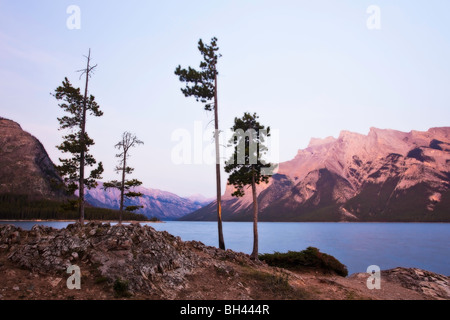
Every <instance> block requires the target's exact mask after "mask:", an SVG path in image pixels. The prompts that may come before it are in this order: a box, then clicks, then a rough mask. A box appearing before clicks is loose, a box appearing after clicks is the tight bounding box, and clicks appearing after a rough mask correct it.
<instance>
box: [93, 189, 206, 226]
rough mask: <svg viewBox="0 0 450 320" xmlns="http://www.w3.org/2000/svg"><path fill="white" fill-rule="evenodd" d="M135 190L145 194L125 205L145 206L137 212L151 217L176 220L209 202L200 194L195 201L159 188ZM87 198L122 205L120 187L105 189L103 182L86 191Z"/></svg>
mask: <svg viewBox="0 0 450 320" xmlns="http://www.w3.org/2000/svg"><path fill="white" fill-rule="evenodd" d="M133 191H136V192H140V193H142V194H143V196H142V197H140V198H137V199H129V200H126V201H125V205H126V206H129V205H140V206H144V208H143V209H139V210H137V211H136V213H142V214H144V215H145V216H147V217H149V218H152V217H156V218H158V219H161V220H176V219H178V218H181V217H182V216H184V215H186V214H188V213H191V212H193V211H195V210H197V209H199V208H201V207H203V206H204V205H205V204H207V203H205V201H201V199H203V200H206V199H205V198H204V197H199V196H196V197H194V198H193V199H196V200H195V201H194V200H191V199H188V198H182V197H180V196H177V195H176V194H173V193H170V192H167V191H161V190H158V189H149V188H144V187H136V188H134V189H133ZM85 199H86V201H87V202H89V203H90V204H91V205H93V206H95V207H103V208H110V209H119V207H120V191H119V190H118V189H108V190H107V191H105V190H103V183H101V182H100V183H99V185H98V186H97V187H96V188H95V189H91V190H87V191H86V195H85Z"/></svg>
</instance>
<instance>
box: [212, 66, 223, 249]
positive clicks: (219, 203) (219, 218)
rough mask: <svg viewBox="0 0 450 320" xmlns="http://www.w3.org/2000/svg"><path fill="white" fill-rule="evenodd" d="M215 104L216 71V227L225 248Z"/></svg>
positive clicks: (217, 121) (215, 80) (217, 122)
mask: <svg viewBox="0 0 450 320" xmlns="http://www.w3.org/2000/svg"><path fill="white" fill-rule="evenodd" d="M217 108H218V105H217V73H216V76H215V79H214V128H215V133H214V138H215V143H216V187H217V227H218V229H219V248H220V249H222V250H225V241H224V239H223V231H222V190H221V187H222V185H221V181H220V150H219V113H218V110H217Z"/></svg>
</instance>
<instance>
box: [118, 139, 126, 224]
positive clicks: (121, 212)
mask: <svg viewBox="0 0 450 320" xmlns="http://www.w3.org/2000/svg"><path fill="white" fill-rule="evenodd" d="M126 169H127V152H126V149H125V147H124V151H123V168H122V184H121V188H120V212H119V224H122V215H123V197H124V193H125V170H126Z"/></svg>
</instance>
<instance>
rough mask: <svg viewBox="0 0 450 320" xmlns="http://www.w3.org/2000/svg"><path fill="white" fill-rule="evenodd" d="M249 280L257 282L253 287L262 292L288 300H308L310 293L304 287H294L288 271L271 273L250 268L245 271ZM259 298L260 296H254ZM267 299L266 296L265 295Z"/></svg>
mask: <svg viewBox="0 0 450 320" xmlns="http://www.w3.org/2000/svg"><path fill="white" fill-rule="evenodd" d="M245 277H246V278H247V280H248V281H251V282H255V284H254V285H252V286H253V287H255V288H256V291H257V292H259V293H262V294H265V295H266V294H268V293H269V294H270V296H275V297H279V298H280V299H287V300H306V299H309V297H310V295H309V293H308V292H306V291H305V290H304V289H300V288H293V287H292V286H291V285H290V284H289V275H288V274H287V273H283V272H280V273H277V274H271V273H267V272H263V271H259V270H252V269H250V270H249V271H248V272H246V273H245ZM253 298H255V299H259V298H260V297H258V296H257V297H253ZM264 299H266V297H264Z"/></svg>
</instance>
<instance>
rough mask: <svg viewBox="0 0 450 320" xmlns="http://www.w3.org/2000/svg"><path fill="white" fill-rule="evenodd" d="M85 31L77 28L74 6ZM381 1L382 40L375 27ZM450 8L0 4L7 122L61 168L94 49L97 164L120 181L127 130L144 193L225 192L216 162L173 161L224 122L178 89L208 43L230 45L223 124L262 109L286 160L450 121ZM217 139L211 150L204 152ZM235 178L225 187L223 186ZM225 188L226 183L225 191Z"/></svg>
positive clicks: (223, 70) (407, 4) (374, 0)
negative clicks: (178, 137) (59, 96)
mask: <svg viewBox="0 0 450 320" xmlns="http://www.w3.org/2000/svg"><path fill="white" fill-rule="evenodd" d="M72 4H75V5H78V6H79V7H80V9H81V29H80V30H69V29H68V28H67V27H66V20H67V18H68V17H69V15H68V14H67V13H66V9H67V7H68V6H69V5H72ZM370 5H377V6H379V8H380V10H381V30H369V29H368V28H367V27H366V21H367V19H368V18H369V14H367V13H366V10H367V8H368V7H369V6H370ZM449 12H450V2H449V1H447V0H442V1H437V0H434V1H406V0H404V1H400V0H398V1H395V0H371V1H365V0H360V1H356V0H354V1H336V0H329V1H324V0H314V1H312V0H310V1H299V0H296V1H211V0H209V1H206V0H203V1H164V2H162V1H105V0H96V1H76V0H72V1H64V0H59V1H54V0H45V1H43V0H40V1H31V0H21V1H12V0H7V1H5V0H0V48H1V50H0V74H1V77H0V116H3V117H6V118H10V119H12V120H15V121H17V122H19V123H20V124H21V125H22V127H23V128H24V129H25V130H27V131H29V132H30V133H32V134H33V135H35V136H36V137H37V138H39V139H40V140H41V141H42V143H43V144H44V146H45V147H46V149H47V151H48V153H49V154H50V156H51V158H52V160H53V161H54V162H57V160H58V157H59V153H58V151H57V150H56V148H55V146H56V145H57V144H59V143H60V142H61V136H62V133H61V132H58V130H57V128H58V122H57V120H56V117H57V116H60V115H61V112H60V111H59V108H58V106H57V102H56V100H55V99H54V98H53V97H51V96H50V92H52V91H53V90H54V89H55V88H56V87H57V86H58V85H59V84H60V83H61V81H62V80H63V78H64V77H65V76H67V77H69V79H70V80H71V81H72V83H74V84H75V85H77V86H81V87H83V83H82V81H79V80H78V74H77V73H76V72H75V71H76V70H78V69H81V68H83V67H84V63H85V61H84V58H83V55H85V54H87V51H88V49H89V48H91V49H92V57H93V60H94V63H97V64H98V68H97V70H96V73H95V75H94V76H93V78H92V80H91V86H90V92H91V93H92V94H93V95H95V96H96V98H97V101H98V102H99V104H100V106H101V108H102V110H103V111H104V113H105V115H104V116H103V117H102V118H98V119H89V122H88V125H87V130H88V132H89V133H90V135H91V136H92V137H93V138H94V140H95V141H96V146H94V147H93V148H92V153H93V154H94V156H95V157H96V158H97V159H98V160H100V161H103V162H104V165H105V169H106V171H105V174H104V177H105V179H112V178H116V177H117V176H116V175H115V174H114V172H113V168H114V166H115V159H114V154H115V152H116V151H115V150H114V148H113V146H114V144H115V143H116V142H117V141H118V140H119V138H120V136H121V133H122V132H123V131H125V130H129V131H132V132H134V133H136V134H137V136H138V137H139V138H140V139H141V140H143V141H144V142H145V145H144V146H140V147H138V148H137V149H136V150H135V151H134V152H133V157H132V159H131V164H132V165H134V167H135V168H136V171H135V176H136V177H137V178H140V179H141V180H143V182H144V185H145V186H147V187H152V188H159V189H163V190H167V191H171V192H174V193H177V194H180V195H183V196H186V195H190V194H195V193H202V194H204V195H206V196H212V195H214V194H215V174H214V166H212V165H175V164H173V162H172V161H171V151H172V149H173V147H174V146H175V145H176V143H175V142H173V141H171V135H172V133H173V132H174V131H175V130H176V129H180V128H181V129H186V130H188V131H190V132H192V133H193V130H194V122H195V121H202V122H203V126H204V127H205V128H207V129H211V125H209V126H207V124H208V123H209V122H210V121H211V120H212V113H207V112H205V111H203V109H202V106H201V105H200V104H199V103H196V102H195V101H194V100H193V99H186V98H185V97H184V96H183V95H182V94H181V92H180V87H181V86H182V84H181V83H180V82H179V81H178V79H177V77H176V76H175V75H174V74H173V72H174V69H175V67H176V66H177V65H178V64H181V65H182V66H188V65H190V66H193V67H198V63H199V62H200V55H199V54H198V51H197V47H196V45H197V41H198V39H199V38H203V39H204V40H205V41H208V40H209V39H210V38H211V37H213V36H216V37H217V38H218V39H219V46H220V49H221V50H220V52H221V53H222V55H223V57H222V58H221V60H220V64H219V70H220V77H219V99H220V100H219V110H220V127H221V129H227V128H229V127H231V125H232V121H233V119H234V117H235V116H240V115H242V113H243V112H244V111H250V112H257V113H258V114H259V115H260V116H261V122H262V123H264V124H266V125H270V126H271V127H272V128H274V129H279V130H280V138H281V140H280V160H281V161H286V160H290V159H292V158H293V157H294V156H295V154H296V153H297V150H298V149H302V148H305V147H306V146H307V144H308V142H309V140H310V138H311V137H318V138H323V137H327V136H330V135H332V136H335V137H336V136H338V135H339V132H340V131H341V130H349V131H355V132H359V133H364V134H367V133H368V131H369V128H370V127H378V128H391V129H397V130H402V131H410V130H427V129H428V128H430V127H437V126H448V125H450V123H449V119H450V62H449V58H450V41H449V40H450V20H449V19H448V13H449ZM207 144H208V143H205V145H204V147H206V146H207ZM224 180H225V179H224ZM223 184H224V185H225V181H223Z"/></svg>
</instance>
